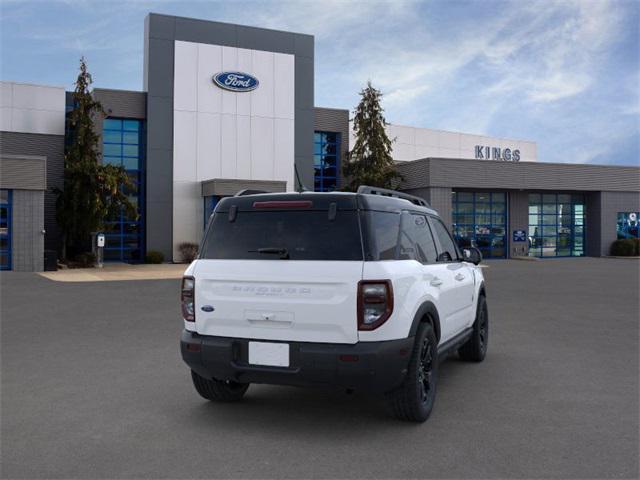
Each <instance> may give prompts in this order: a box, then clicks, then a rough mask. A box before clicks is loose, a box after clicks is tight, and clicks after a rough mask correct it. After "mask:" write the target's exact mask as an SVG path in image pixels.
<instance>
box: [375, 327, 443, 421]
mask: <svg viewBox="0 0 640 480" xmlns="http://www.w3.org/2000/svg"><path fill="white" fill-rule="evenodd" d="M437 379H438V340H437V339H436V335H435V333H434V331H433V327H432V326H431V325H430V324H428V323H422V324H421V325H420V327H419V328H418V332H417V334H416V340H415V343H414V344H413V350H412V352H411V358H410V359H409V368H408V371H407V376H406V377H405V379H404V381H403V382H402V385H400V386H399V387H398V388H396V389H395V390H392V391H390V392H387V393H386V399H387V405H388V407H389V410H390V412H391V414H392V415H393V416H394V417H396V418H397V419H399V420H405V421H408V422H420V423H422V422H424V421H425V420H427V418H429V415H430V414H431V410H433V404H434V402H435V399H436V384H437Z"/></svg>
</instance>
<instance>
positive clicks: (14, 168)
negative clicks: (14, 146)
mask: <svg viewBox="0 0 640 480" xmlns="http://www.w3.org/2000/svg"><path fill="white" fill-rule="evenodd" d="M0 171H1V172H2V175H1V176H0V188H10V189H21V190H46V188H47V158H46V157H33V156H18V155H4V154H0Z"/></svg>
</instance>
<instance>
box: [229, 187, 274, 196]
mask: <svg viewBox="0 0 640 480" xmlns="http://www.w3.org/2000/svg"><path fill="white" fill-rule="evenodd" d="M259 193H273V192H267V191H265V190H252V189H251V188H245V189H244V190H238V191H237V192H236V194H235V195H234V197H244V196H245V195H258V194H259Z"/></svg>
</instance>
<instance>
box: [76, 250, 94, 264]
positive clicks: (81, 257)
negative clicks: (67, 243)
mask: <svg viewBox="0 0 640 480" xmlns="http://www.w3.org/2000/svg"><path fill="white" fill-rule="evenodd" d="M75 264H76V265H75V266H77V267H78V268H92V267H95V265H96V255H95V254H94V253H92V252H83V253H79V254H78V255H76V258H75Z"/></svg>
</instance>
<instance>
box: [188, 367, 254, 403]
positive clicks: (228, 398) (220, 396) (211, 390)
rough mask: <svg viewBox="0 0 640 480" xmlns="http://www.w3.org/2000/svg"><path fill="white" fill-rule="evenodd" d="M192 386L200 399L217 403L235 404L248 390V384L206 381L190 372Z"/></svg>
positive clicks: (214, 380) (206, 379)
mask: <svg viewBox="0 0 640 480" xmlns="http://www.w3.org/2000/svg"><path fill="white" fill-rule="evenodd" d="M191 379H192V380H193V386H194V387H196V391H197V392H198V393H199V394H200V396H201V397H202V398H206V399H207V400H212V401H217V402H237V401H238V400H240V399H241V398H242V396H243V395H244V393H245V392H246V391H247V388H249V384H248V383H237V382H231V381H226V382H224V381H222V380H216V379H214V378H212V379H208V378H204V377H201V376H200V375H198V374H197V373H196V372H194V371H193V370H191Z"/></svg>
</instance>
